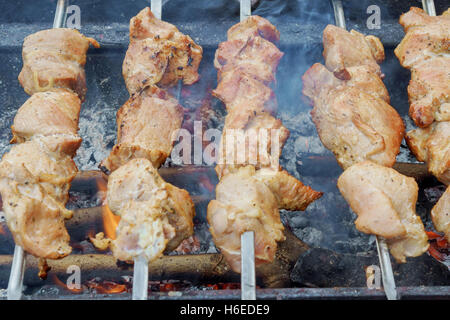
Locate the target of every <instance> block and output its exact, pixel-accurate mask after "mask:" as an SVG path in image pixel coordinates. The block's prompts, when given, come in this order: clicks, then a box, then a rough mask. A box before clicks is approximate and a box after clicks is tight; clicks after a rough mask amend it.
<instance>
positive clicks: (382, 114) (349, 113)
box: [311, 86, 405, 169]
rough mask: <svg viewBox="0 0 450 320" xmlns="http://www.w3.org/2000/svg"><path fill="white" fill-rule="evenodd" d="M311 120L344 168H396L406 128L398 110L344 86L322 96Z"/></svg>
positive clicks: (317, 100)
mask: <svg viewBox="0 0 450 320" xmlns="http://www.w3.org/2000/svg"><path fill="white" fill-rule="evenodd" d="M311 116H312V120H313V122H314V124H315V125H316V128H317V131H318V133H319V137H320V140H321V141H322V143H323V144H324V145H325V147H327V148H328V149H330V150H331V151H332V152H333V153H334V155H335V156H336V159H337V161H338V163H339V165H340V166H341V167H342V168H344V169H346V168H348V167H349V166H351V165H353V164H355V163H358V162H361V161H364V160H372V161H374V162H376V163H378V164H381V165H384V166H388V167H392V166H393V165H394V163H395V158H396V156H397V154H398V152H399V150H400V144H401V141H402V139H403V136H404V131H405V128H404V124H403V121H402V119H401V118H400V116H399V115H398V113H397V112H396V111H395V109H394V108H392V107H391V106H390V105H388V104H387V103H386V102H384V101H383V100H381V99H378V98H376V97H374V96H372V95H370V94H367V93H365V92H364V91H361V90H359V89H358V88H356V87H345V86H344V87H341V88H338V89H334V90H330V91H329V92H322V93H321V94H320V96H319V97H318V98H316V99H315V103H314V109H313V110H312V111H311Z"/></svg>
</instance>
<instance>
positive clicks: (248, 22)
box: [227, 16, 280, 42]
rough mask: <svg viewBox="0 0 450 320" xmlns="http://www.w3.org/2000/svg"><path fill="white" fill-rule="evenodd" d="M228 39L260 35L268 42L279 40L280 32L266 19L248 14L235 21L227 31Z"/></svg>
mask: <svg viewBox="0 0 450 320" xmlns="http://www.w3.org/2000/svg"><path fill="white" fill-rule="evenodd" d="M227 36H228V40H244V41H246V40H247V39H248V38H250V37H261V38H263V39H266V40H268V41H270V42H278V41H279V40H280V32H279V31H278V30H277V28H275V26H274V25H273V24H271V23H270V22H269V21H268V20H266V19H264V18H262V17H260V16H250V17H248V18H247V19H245V20H244V21H241V22H239V23H236V24H235V25H234V26H232V27H231V28H230V29H228V32H227Z"/></svg>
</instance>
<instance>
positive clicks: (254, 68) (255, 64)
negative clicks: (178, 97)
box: [214, 37, 283, 83]
mask: <svg viewBox="0 0 450 320" xmlns="http://www.w3.org/2000/svg"><path fill="white" fill-rule="evenodd" d="M282 57H283V53H282V52H281V51H280V50H279V49H278V48H277V47H276V46H275V45H274V44H273V43H271V42H269V41H267V40H264V39H263V38H261V37H250V38H248V39H247V40H230V41H226V42H222V43H220V44H219V48H218V49H217V50H216V54H215V59H214V66H215V67H216V69H218V70H219V73H218V78H219V79H221V78H222V73H226V72H230V71H235V70H237V69H238V70H240V71H241V72H243V73H245V74H247V75H249V76H250V77H254V78H255V79H257V80H259V81H262V82H264V83H270V82H272V81H274V80H275V73H276V70H277V67H278V63H279V61H280V59H281V58H282Z"/></svg>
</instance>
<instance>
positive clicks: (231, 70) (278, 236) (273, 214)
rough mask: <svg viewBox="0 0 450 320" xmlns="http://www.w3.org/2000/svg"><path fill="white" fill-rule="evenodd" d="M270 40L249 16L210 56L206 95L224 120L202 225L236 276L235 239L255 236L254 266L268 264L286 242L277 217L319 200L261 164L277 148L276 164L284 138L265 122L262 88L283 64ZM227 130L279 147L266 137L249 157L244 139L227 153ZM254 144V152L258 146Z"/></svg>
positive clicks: (270, 97)
mask: <svg viewBox="0 0 450 320" xmlns="http://www.w3.org/2000/svg"><path fill="white" fill-rule="evenodd" d="M277 40H279V32H278V30H277V29H276V28H275V27H274V26H273V25H272V24H271V23H270V22H269V21H267V20H266V19H264V18H261V17H258V16H251V17H249V18H247V19H246V20H244V21H242V22H240V23H238V24H236V25H234V26H233V27H231V28H230V29H229V30H228V41H226V42H223V43H221V44H220V45H219V48H218V49H217V51H216V58H215V66H216V68H217V69H218V81H219V83H218V86H217V89H216V90H214V92H213V94H214V95H215V96H216V97H218V98H219V99H221V100H222V101H223V102H224V103H225V106H226V109H227V111H228V114H227V116H226V119H225V127H224V130H223V133H222V140H221V142H220V152H219V160H218V161H219V163H218V165H217V167H216V172H217V174H218V176H219V178H220V182H219V184H218V185H217V186H216V200H212V201H211V202H210V203H209V205H208V213H207V218H208V222H209V225H210V232H211V234H212V236H213V240H214V242H215V244H216V246H217V247H218V248H219V249H220V251H221V252H222V253H223V255H224V256H225V258H226V260H227V262H228V264H229V265H230V266H231V268H232V269H233V270H234V271H236V272H240V271H241V235H242V234H244V233H246V232H248V231H253V232H254V234H255V260H256V264H262V263H270V262H272V261H273V260H274V257H275V252H276V249H277V241H283V240H284V239H285V237H284V235H283V225H282V223H281V221H280V214H279V209H288V210H305V209H306V207H307V206H308V205H309V204H310V203H311V202H313V201H314V200H316V199H317V198H319V197H320V196H321V195H322V193H321V192H317V191H314V190H312V189H311V188H310V187H307V186H304V185H303V184H302V183H301V182H300V181H298V180H297V179H295V178H294V177H292V176H290V175H289V174H288V173H287V172H286V171H283V170H281V169H280V168H279V167H278V166H277V167H273V166H271V165H272V164H273V162H272V161H270V160H269V161H265V160H267V159H268V158H270V157H273V154H271V153H270V150H271V147H274V148H275V146H276V148H277V149H278V151H277V152H276V153H275V156H276V157H279V156H280V153H281V148H282V146H283V143H284V141H285V140H286V138H287V136H288V134H289V131H288V130H287V129H286V128H284V127H283V125H282V123H281V121H280V120H278V119H276V118H275V117H274V116H273V115H272V114H273V113H274V112H275V110H276V99H275V96H274V93H273V91H272V89H271V88H270V87H269V86H268V85H269V84H270V83H271V82H272V81H273V80H274V78H275V72H276V68H277V65H278V61H279V60H280V58H281V56H282V53H281V52H280V51H279V50H278V48H277V47H276V46H275V45H274V44H273V43H272V42H271V41H277ZM229 129H240V130H242V131H243V132H244V134H246V135H247V132H249V129H254V131H253V134H254V133H255V132H256V136H257V137H259V136H258V131H259V130H267V131H268V132H270V130H271V129H273V130H278V133H279V134H278V135H277V136H276V137H275V139H279V140H273V138H272V136H271V135H270V134H269V137H270V138H268V139H267V141H264V142H263V143H264V144H266V145H267V148H266V149H265V151H262V152H261V150H258V151H256V152H255V151H254V152H255V153H254V154H253V155H250V156H249V153H248V151H249V150H252V147H251V146H250V145H249V144H248V141H249V140H250V139H249V138H251V137H250V136H247V138H248V139H247V140H246V142H245V143H244V144H243V145H241V144H239V142H237V141H234V144H232V145H231V146H230V145H229V144H227V143H226V140H227V138H229ZM280 132H281V134H280ZM253 143H255V144H256V145H258V144H259V146H261V141H260V139H259V138H258V139H256V141H254V142H253ZM229 149H234V151H236V152H239V153H244V152H247V155H246V157H244V159H243V161H242V162H237V161H236V158H233V157H231V158H230V157H228V154H233V151H232V152H230V150H229ZM267 150H269V152H267ZM250 152H251V151H250ZM252 157H253V158H252ZM275 160H278V158H276V159H275ZM251 161H254V163H253V164H254V165H252V162H251Z"/></svg>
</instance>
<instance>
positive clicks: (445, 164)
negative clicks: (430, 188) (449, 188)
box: [405, 121, 450, 185]
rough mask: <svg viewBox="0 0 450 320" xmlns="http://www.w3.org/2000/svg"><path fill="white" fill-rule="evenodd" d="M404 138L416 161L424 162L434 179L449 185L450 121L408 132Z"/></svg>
mask: <svg viewBox="0 0 450 320" xmlns="http://www.w3.org/2000/svg"><path fill="white" fill-rule="evenodd" d="M405 138H406V142H407V143H408V146H409V148H410V149H411V151H412V153H413V154H414V155H415V156H416V158H417V160H419V161H423V162H426V163H427V164H428V170H429V171H430V172H431V173H432V174H433V175H434V176H435V177H436V178H438V179H439V180H440V181H442V182H443V183H445V184H446V185H450V121H445V122H436V123H433V124H432V125H431V126H429V127H428V128H418V129H415V130H411V131H408V133H407V134H406V137H405Z"/></svg>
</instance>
